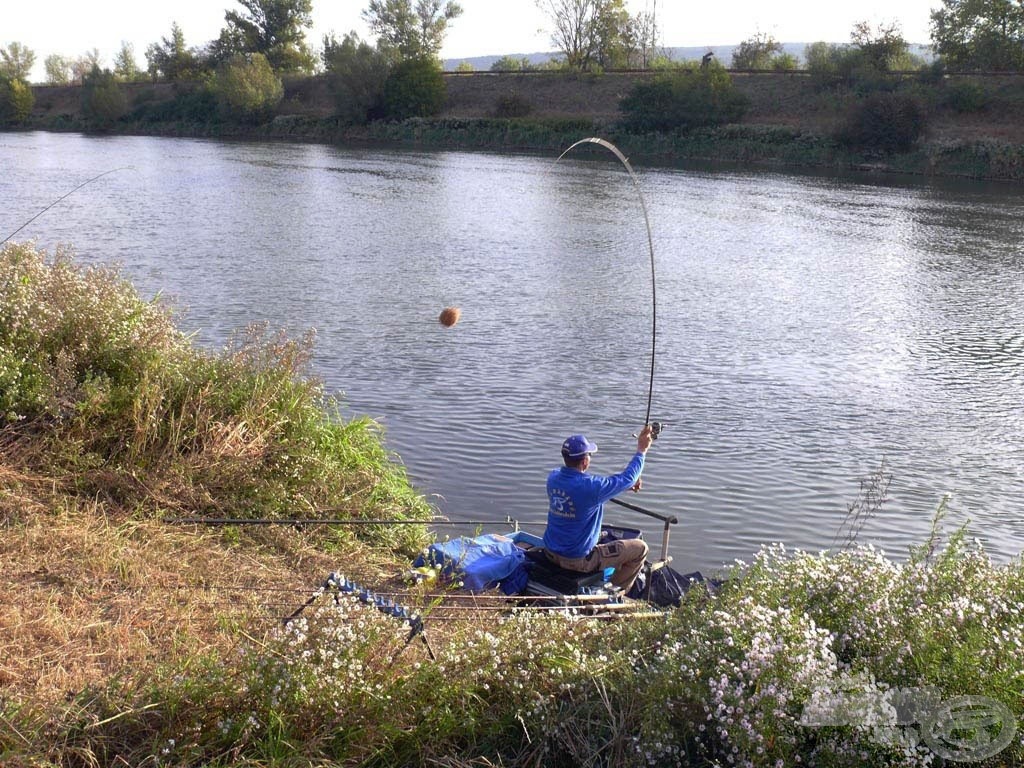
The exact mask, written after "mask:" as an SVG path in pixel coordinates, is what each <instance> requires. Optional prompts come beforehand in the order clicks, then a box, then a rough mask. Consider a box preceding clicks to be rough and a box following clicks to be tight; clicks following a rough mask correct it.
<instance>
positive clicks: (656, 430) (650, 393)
mask: <svg viewBox="0 0 1024 768" xmlns="http://www.w3.org/2000/svg"><path fill="white" fill-rule="evenodd" d="M584 144H597V145H598V146H601V147H604V148H605V149H607V150H608V151H609V152H611V153H612V154H613V155H615V156H616V157H617V158H618V159H619V161H620V162H621V163H622V165H623V166H624V167H625V168H626V170H627V171H628V172H629V176H630V178H631V179H632V180H633V186H634V187H636V194H637V197H639V198H640V209H641V210H642V211H643V214H644V225H645V226H646V227H647V246H648V251H649V253H650V261H651V375H650V380H649V383H648V386H647V412H646V413H645V414H644V426H645V427H646V426H648V425H649V426H650V427H651V431H652V433H653V437H654V439H655V440H657V439H658V435H659V434H661V429H662V424H661V422H657V421H656V422H654V423H653V424H652V423H651V401H652V400H653V398H654V361H655V355H656V353H657V339H658V282H657V279H656V276H655V271H654V237H653V236H652V235H651V220H650V217H649V216H648V215H647V202H646V201H645V200H644V195H643V192H642V191H641V190H640V180H639V179H638V178H637V175H636V173H635V172H634V171H633V166H631V165H630V164H629V160H628V159H627V158H626V156H625V155H624V154H622V151H621V150H620V149H619V148H618V147H616V146H615V145H614V144H612V143H611V142H610V141H607V140H605V139H602V138H599V137H597V136H591V137H589V138H586V139H580V140H579V141H577V142H576V143H575V144H572V145H571V146H570V147H568V148H567V149H566V150H565V151H564V152H562V154H560V155H559V156H558V160H561V159H562V158H563V157H565V156H566V155H567V154H569V153H570V152H571V151H572V150H574V149H575V148H576V147H579V146H582V145H584ZM558 160H556V161H555V162H556V163H557V162H558Z"/></svg>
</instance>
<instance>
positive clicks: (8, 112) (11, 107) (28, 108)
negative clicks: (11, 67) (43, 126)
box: [0, 75, 36, 123]
mask: <svg viewBox="0 0 1024 768" xmlns="http://www.w3.org/2000/svg"><path fill="white" fill-rule="evenodd" d="M35 103H36V100H35V96H33V94H32V88H31V87H30V86H29V85H28V83H26V82H25V81H24V80H18V79H15V78H12V77H8V76H6V75H0V123H3V122H14V123H20V122H23V121H24V120H27V119H28V118H29V116H30V115H31V114H32V107H33V106H35Z"/></svg>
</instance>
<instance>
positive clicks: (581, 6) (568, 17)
mask: <svg viewBox="0 0 1024 768" xmlns="http://www.w3.org/2000/svg"><path fill="white" fill-rule="evenodd" d="M601 3H602V0H537V7H538V8H540V9H541V10H542V11H544V12H545V13H546V14H547V16H548V18H549V19H550V21H551V23H552V25H553V30H552V32H551V43H552V44H553V45H554V46H555V47H556V48H557V49H558V50H559V51H560V52H561V53H562V54H563V55H564V56H565V64H566V66H567V67H569V68H570V69H578V70H587V69H590V66H591V61H592V60H593V58H594V49H595V48H596V47H597V34H598V32H597V28H598V17H599V14H600V10H601Z"/></svg>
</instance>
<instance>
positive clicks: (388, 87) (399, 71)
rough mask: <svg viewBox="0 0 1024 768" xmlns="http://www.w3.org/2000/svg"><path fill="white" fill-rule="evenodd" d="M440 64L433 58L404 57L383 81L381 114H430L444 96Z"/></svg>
mask: <svg viewBox="0 0 1024 768" xmlns="http://www.w3.org/2000/svg"><path fill="white" fill-rule="evenodd" d="M447 95H448V94H447V87H446V86H445V83H444V76H443V75H442V74H441V67H440V66H439V65H438V63H437V62H436V61H435V60H433V59H426V58H423V59H406V60H405V61H403V62H401V63H400V64H399V65H398V66H396V67H395V69H394V71H393V72H392V73H391V74H390V75H389V76H388V79H387V80H386V81H385V83H384V116H385V117H386V118H388V119H390V120H407V119H408V118H410V117H433V116H434V115H437V114H438V113H440V111H441V109H442V108H443V107H444V102H445V99H446V98H447Z"/></svg>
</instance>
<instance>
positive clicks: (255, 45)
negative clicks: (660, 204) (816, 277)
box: [0, 0, 1024, 130]
mask: <svg viewBox="0 0 1024 768" xmlns="http://www.w3.org/2000/svg"><path fill="white" fill-rule="evenodd" d="M234 2H235V3H236V7H233V8H230V9H228V10H226V11H225V14H224V27H223V28H222V30H221V32H220V34H219V35H218V37H217V38H216V39H214V40H211V41H208V42H206V43H204V44H201V45H189V44H188V43H187V42H186V38H185V34H184V31H183V30H182V28H181V27H180V26H179V25H178V24H177V23H173V24H172V25H171V29H170V33H169V34H168V36H166V37H162V38H161V39H160V40H158V41H155V42H153V43H152V44H150V45H149V46H147V48H146V51H145V59H146V67H145V69H144V70H143V69H142V68H141V67H140V66H139V65H138V64H137V62H136V59H135V55H134V51H133V49H132V47H131V45H130V44H128V43H124V44H122V47H121V49H120V50H119V51H118V53H117V55H116V56H115V59H114V65H113V67H112V68H107V67H104V66H103V65H102V61H101V58H100V55H99V52H98V51H97V50H95V49H94V50H92V51H89V52H87V53H86V54H84V55H82V56H80V57H77V58H75V59H67V58H64V57H61V56H59V55H56V54H54V55H51V56H48V57H47V59H46V61H45V69H46V73H47V80H48V82H51V83H77V84H80V85H81V86H82V112H83V115H84V116H85V118H86V119H87V120H88V121H89V122H90V123H92V124H93V125H95V126H103V125H109V124H112V123H113V122H116V121H118V120H120V119H122V118H124V117H126V116H127V117H128V118H129V119H132V120H135V121H142V122H145V121H150V122H169V121H188V122H211V121H216V120H225V121H235V122H238V121H241V122H245V121H254V122H259V121H262V120H265V119H267V118H268V117H270V116H272V115H273V114H274V110H275V109H276V107H277V105H278V103H279V102H280V101H281V99H282V98H283V93H284V89H283V83H282V78H283V77H287V76H289V75H306V74H312V73H323V74H324V75H325V77H326V80H327V83H328V86H329V88H330V90H331V93H332V94H333V97H334V101H335V109H336V115H337V117H338V118H339V119H340V120H341V121H343V122H347V123H356V124H358V123H364V122H368V121H371V120H377V119H405V118H409V117H427V116H431V115H434V114H437V113H438V112H439V111H440V110H441V108H442V106H443V104H444V100H445V95H446V94H445V84H444V80H443V78H442V73H441V62H440V52H441V48H442V45H443V43H444V38H445V35H446V33H447V31H448V29H449V27H450V25H451V24H452V23H454V22H455V21H456V20H457V19H458V18H459V17H460V16H461V15H462V12H463V10H462V7H461V6H460V5H459V3H458V2H456V0H369V2H368V4H367V6H366V8H365V9H364V10H363V18H364V20H365V21H366V22H367V25H368V27H369V28H370V30H371V32H372V33H373V35H374V36H375V40H373V41H364V40H362V39H360V37H359V36H358V35H357V34H356V33H355V32H350V33H348V34H346V35H344V36H343V37H342V38H341V39H338V38H337V37H336V36H335V35H334V34H333V33H331V34H329V35H327V36H325V37H324V38H323V39H322V41H321V45H320V46H318V48H317V50H316V51H314V49H313V47H311V45H310V44H309V42H308V41H307V32H308V30H309V29H310V28H311V26H312V10H313V5H312V4H313V0H234ZM534 2H535V3H536V5H537V7H538V8H540V9H541V10H542V11H543V12H544V14H545V16H546V18H547V20H548V22H549V27H550V30H549V31H550V33H551V42H552V45H553V46H555V47H556V48H557V50H558V52H559V53H558V55H557V56H556V57H555V58H553V59H552V60H551V61H550V62H548V63H547V64H545V65H543V66H546V67H554V68H559V69H567V70H572V71H585V72H600V71H603V70H611V69H623V68H630V69H660V70H664V71H666V72H670V73H671V72H674V73H675V76H670V77H667V78H656V79H655V80H653V81H652V82H651V83H649V84H646V85H644V86H642V87H639V88H638V89H637V90H634V92H632V93H631V94H630V96H629V98H627V99H626V100H624V102H623V112H624V114H625V115H626V118H627V120H626V122H627V124H629V125H631V126H632V127H633V128H634V129H636V130H665V129H670V128H673V127H674V128H686V127H688V126H691V124H692V123H693V121H694V120H697V121H698V124H714V123H718V122H722V121H728V120H735V119H739V116H740V115H741V114H742V109H743V107H742V103H741V102H742V99H739V98H738V97H737V96H736V95H735V92H734V90H733V89H732V87H731V81H730V79H729V78H728V76H727V75H726V74H725V72H724V70H722V67H721V66H720V65H719V64H718V63H717V62H714V61H712V60H711V57H710V54H709V56H707V57H705V60H704V61H703V62H702V63H700V64H699V65H698V64H697V63H696V62H673V61H670V60H669V59H668V57H667V56H666V55H665V53H664V49H662V48H660V47H659V44H658V40H659V39H660V37H661V34H662V32H661V29H660V25H659V20H658V15H657V3H656V2H654V3H653V4H649V5H648V10H645V11H644V12H642V13H636V14H631V13H630V12H629V10H628V9H627V7H626V5H625V0H534ZM931 21H932V42H933V49H934V52H935V54H936V58H935V60H934V61H933V62H931V63H929V62H925V61H924V60H922V59H920V58H918V57H915V56H913V55H912V54H910V52H909V45H908V43H907V41H906V40H905V39H904V37H903V35H902V33H901V30H900V27H899V25H897V24H889V25H878V26H874V27H873V26H871V25H870V24H869V23H868V22H863V23H860V24H857V25H855V26H854V28H853V30H852V31H851V35H850V42H849V43H847V44H835V43H825V42H818V43H813V44H811V45H808V46H807V47H806V49H805V51H804V62H803V66H804V68H805V70H806V71H808V72H810V74H811V75H812V76H813V77H814V78H815V80H816V81H817V82H818V83H819V84H821V85H822V86H836V85H844V84H845V85H848V86H856V87H857V88H858V89H859V90H860V91H863V92H866V91H868V90H872V88H874V86H872V85H870V84H871V83H872V82H874V81H878V80H880V79H884V77H885V76H886V75H887V74H888V73H891V72H893V71H897V70H908V69H919V70H921V71H922V72H925V71H927V72H931V73H932V74H933V75H934V74H938V73H941V72H942V71H955V70H974V69H988V70H991V69H1000V70H1018V71H1019V70H1024V2H1022V0H943V5H942V7H941V8H938V9H937V10H935V11H933V12H932V15H931ZM800 63H801V62H799V61H797V59H796V57H795V56H793V55H791V54H788V53H786V52H785V51H784V50H783V47H782V45H781V44H780V43H779V42H778V41H776V40H775V39H774V38H772V37H771V36H770V35H766V34H763V33H760V32H759V33H756V34H754V35H753V36H751V37H750V38H748V39H746V40H744V41H742V42H741V43H740V44H739V46H738V47H737V48H736V49H735V51H734V52H733V56H732V62H731V65H732V67H733V68H736V69H751V70H791V69H794V68H796V67H798V66H799V65H800ZM34 64H35V54H34V52H33V51H31V50H30V49H28V48H27V47H26V46H24V45H22V44H20V43H17V42H13V43H10V44H8V45H7V46H5V47H3V48H0V122H7V123H10V122H19V121H23V120H25V119H27V118H28V116H29V115H30V113H31V110H32V106H33V94H32V90H31V88H29V87H28V85H27V81H28V78H29V73H30V72H31V70H32V68H33V66H34ZM532 68H535V67H534V65H532V64H531V63H530V62H529V61H527V60H526V59H516V58H514V57H509V56H506V57H503V58H502V59H499V60H498V61H497V62H495V64H494V65H493V67H492V69H494V70H503V71H506V70H528V69H532ZM694 73H702V74H699V75H695V74H694ZM138 80H151V81H156V82H188V83H190V84H192V87H190V88H189V89H183V90H182V91H181V92H180V93H177V95H176V96H175V98H174V101H173V102H171V103H169V104H168V103H154V104H141V105H134V106H132V107H131V108H132V110H133V111H132V113H131V114H128V110H129V104H128V103H127V99H126V97H125V95H124V93H123V89H122V88H121V84H122V83H124V82H130V81H138ZM644 88H648V89H649V90H644ZM876 90H877V88H876ZM963 96H964V98H962V99H961V102H962V103H963V104H964V105H967V106H969V105H970V103H971V100H972V98H974V97H976V96H977V94H973V95H972V94H967V93H965V94H963ZM975 100H976V99H975ZM506 101H507V103H502V104H499V105H497V108H496V110H495V114H496V115H497V116H499V117H522V116H525V115H526V114H528V112H529V104H528V103H526V102H525V101H524V100H523V98H522V97H521V96H520V97H517V96H516V95H511V96H509V97H508V99H506ZM695 110H696V111H697V112H700V114H699V115H698V114H697V112H695ZM701 110H703V111H702V112H701ZM695 115H696V116H695ZM911 122H912V121H911Z"/></svg>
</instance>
